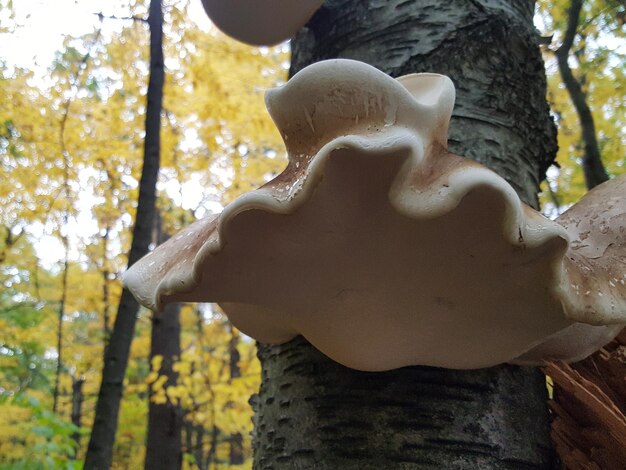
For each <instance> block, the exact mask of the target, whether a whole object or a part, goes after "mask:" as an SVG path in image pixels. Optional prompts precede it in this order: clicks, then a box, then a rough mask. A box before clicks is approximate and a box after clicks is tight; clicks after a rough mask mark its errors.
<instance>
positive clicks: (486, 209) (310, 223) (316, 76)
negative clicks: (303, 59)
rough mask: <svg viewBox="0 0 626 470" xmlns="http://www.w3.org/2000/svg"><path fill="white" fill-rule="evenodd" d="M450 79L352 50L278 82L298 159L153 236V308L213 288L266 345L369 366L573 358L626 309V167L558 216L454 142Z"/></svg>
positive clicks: (145, 270)
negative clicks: (452, 149)
mask: <svg viewBox="0 0 626 470" xmlns="http://www.w3.org/2000/svg"><path fill="white" fill-rule="evenodd" d="M454 96H455V91H454V86H453V84H452V82H451V80H450V79H449V78H447V77H445V76H442V75H436V74H415V75H408V76H404V77H401V78H399V79H397V80H396V79H392V78H390V77H389V76H387V75H385V74H384V73H382V72H380V71H378V70H377V69H375V68H373V67H371V66H369V65H366V64H363V63H360V62H356V61H351V60H330V61H325V62H319V63H316V64H313V65H311V66H309V67H307V68H306V69H304V70H302V71H301V72H299V73H298V74H296V75H295V76H294V77H293V78H292V79H291V80H290V81H289V82H287V84H286V85H284V86H282V87H280V88H278V89H274V90H269V91H268V92H267V94H266V103H267V108H268V110H269V112H270V114H271V116H272V118H273V120H274V122H275V123H276V125H277V127H278V129H279V130H280V132H281V134H282V136H283V139H284V142H285V145H286V148H287V152H288V155H289V163H288V165H287V167H286V169H285V170H284V171H283V172H282V173H281V174H280V175H278V176H277V177H276V178H274V179H273V180H272V181H270V182H268V183H267V184H265V185H264V186H262V187H261V188H259V189H257V190H255V191H252V192H250V193H247V194H244V195H243V196H241V197H239V198H238V199H237V200H235V201H234V202H233V203H231V204H230V205H228V206H227V207H226V208H225V209H224V210H223V212H222V213H221V214H219V215H217V216H214V217H210V218H207V219H204V220H200V221H198V222H196V223H194V224H192V225H191V226H189V227H188V228H186V229H185V230H183V231H182V232H180V233H179V234H178V235H176V236H175V237H173V238H172V239H170V240H169V241H168V242H166V243H164V244H163V245H162V246H159V247H157V248H156V249H155V250H154V251H153V252H152V253H151V254H150V255H148V256H146V257H145V258H143V259H142V260H140V261H139V262H137V263H136V264H135V265H134V266H132V267H131V268H130V270H129V271H128V272H127V273H126V275H125V277H124V282H125V284H126V286H127V287H128V288H129V289H130V290H131V291H132V292H133V293H134V295H135V296H136V298H137V299H138V300H139V301H140V302H141V303H142V304H143V305H145V306H147V307H149V308H153V309H159V308H161V307H162V306H163V304H165V303H168V302H174V301H192V302H206V301H211V302H218V303H219V304H220V305H221V306H222V308H223V310H224V311H225V312H226V314H227V315H228V316H229V317H230V319H231V320H232V322H233V323H234V324H235V325H236V326H237V327H238V328H240V329H241V330H242V331H243V332H244V333H247V334H248V335H250V336H252V337H253V338H256V339H257V340H259V341H261V342H266V343H282V342H286V341H288V340H290V339H292V338H293V337H295V336H296V335H299V334H301V335H303V336H304V337H305V338H306V339H307V340H308V341H310V342H311V343H312V344H313V345H314V346H316V347H317V348H318V349H319V350H321V351H322V352H323V353H325V354H326V355H327V356H329V357H330V358H332V359H334V360H335V361H337V362H340V363H342V364H344V365H346V366H349V367H352V368H355V369H361V370H370V371H375V370H386V369H392V368H397V367H402V366H406V365H429V366H438V367H447V368H459V369H462V368H480V367H487V366H492V365H496V364H500V363H505V362H514V363H522V364H540V363H541V362H542V361H544V360H546V359H560V360H564V361H574V360H578V359H581V358H583V357H585V356H587V355H588V354H591V353H592V352H593V351H595V350H596V349H598V348H600V347H601V346H603V345H604V344H605V343H606V342H608V341H610V340H611V339H612V338H613V337H614V336H615V335H616V334H617V333H618V332H619V330H620V329H621V328H622V327H623V326H624V324H626V285H625V284H626V202H625V198H624V196H625V195H626V178H624V177H622V178H618V179H614V180H612V181H609V182H607V183H605V184H603V185H602V186H600V187H598V188H596V189H594V190H593V191H591V192H590V193H589V194H588V195H587V196H585V198H584V199H583V200H582V201H581V202H579V203H578V204H576V205H575V206H573V207H572V208H571V209H569V210H568V211H567V212H566V213H564V214H563V215H562V216H561V217H560V218H559V219H558V220H557V221H551V220H549V219H547V218H545V217H544V216H542V215H541V214H539V213H538V212H536V211H535V210H533V209H531V208H530V207H528V206H526V205H524V204H523V203H522V202H521V201H520V199H519V197H518V196H517V194H516V193H515V191H514V190H513V189H512V187H511V186H510V185H509V184H508V183H507V182H506V181H505V180H504V179H503V178H501V177H500V176H498V175H497V174H496V173H494V172H493V171H491V170H489V169H487V168H485V167H484V166H482V165H480V164H478V163H475V162H472V161H470V160H468V159H465V158H462V157H459V156H456V155H453V154H451V153H449V152H448V151H447V129H448V123H449V120H450V117H451V114H452V108H453V104H454Z"/></svg>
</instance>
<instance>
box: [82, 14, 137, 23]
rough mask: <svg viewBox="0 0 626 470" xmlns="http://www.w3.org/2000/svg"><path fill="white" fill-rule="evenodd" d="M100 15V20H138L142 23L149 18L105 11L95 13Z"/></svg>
mask: <svg viewBox="0 0 626 470" xmlns="http://www.w3.org/2000/svg"><path fill="white" fill-rule="evenodd" d="M94 15H96V16H97V17H98V19H99V20H100V21H103V20H105V19H106V20H122V21H137V22H140V23H146V24H147V23H148V19H147V18H142V17H141V16H115V15H105V14H104V13H102V12H100V13H94Z"/></svg>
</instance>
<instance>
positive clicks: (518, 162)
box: [252, 0, 556, 470]
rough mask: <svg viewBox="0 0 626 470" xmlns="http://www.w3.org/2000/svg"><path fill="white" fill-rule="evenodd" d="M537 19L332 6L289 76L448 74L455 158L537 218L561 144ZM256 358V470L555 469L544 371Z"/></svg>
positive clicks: (517, 7) (297, 352)
mask: <svg viewBox="0 0 626 470" xmlns="http://www.w3.org/2000/svg"><path fill="white" fill-rule="evenodd" d="M533 7H534V2H533V1H530V0H472V1H467V0H452V1H449V2H439V1H435V0H329V1H327V2H326V4H325V5H324V6H323V7H322V9H320V10H319V11H318V13H317V14H316V15H315V16H314V17H313V18H312V19H311V21H310V22H309V24H308V25H307V27H305V28H303V29H302V30H301V31H300V32H299V33H298V35H297V36H296V38H295V39H294V40H293V41H292V67H291V74H294V73H296V72H297V71H298V70H300V69H301V68H302V67H304V66H306V65H308V64H309V63H311V62H315V61H318V60H323V59H329V58H334V57H343V58H352V59H357V60H361V61H364V62H367V63H370V64H372V65H374V66H376V67H378V68H379V69H381V70H383V71H384V72H386V73H389V74H390V75H392V76H398V75H402V74H407V73H413V72H423V71H429V72H437V73H443V74H446V75H448V76H450V77H451V78H452V80H453V81H454V83H455V86H456V88H457V102H456V106H455V110H454V113H453V118H452V122H451V127H450V137H449V145H450V150H451V151H452V152H454V153H457V154H459V155H464V156H466V157H469V158H472V159H474V160H477V161H479V162H481V163H483V164H485V165H486V166H488V167H490V168H491V169H493V170H495V171H497V172H498V173H499V174H500V175H502V176H503V177H505V178H506V179H507V180H508V181H509V182H510V183H511V184H512V185H513V187H514V188H515V189H516V190H517V192H518V194H519V195H520V197H521V198H522V199H523V200H524V201H526V202H528V203H530V204H531V205H533V206H535V207H536V206H537V196H536V194H537V191H538V189H539V183H540V181H541V180H542V179H543V177H544V173H545V170H546V169H547V168H548V166H549V165H550V164H551V163H552V161H553V159H554V156H555V153H556V132H555V128H554V125H553V123H552V121H551V119H550V117H549V109H548V105H547V103H546V100H545V92H546V88H545V87H546V85H545V75H544V69H543V62H542V60H541V55H540V52H539V48H538V45H537V38H536V36H535V31H534V28H533V10H534V8H533ZM442 340H445V339H442ZM450 347H451V348H454V347H455V345H454V344H450ZM259 358H260V359H261V363H262V384H261V389H260V392H259V396H256V397H254V398H253V400H252V403H253V407H254V408H255V410H256V416H255V431H254V434H253V444H254V450H255V454H254V465H255V468H256V469H259V470H260V469H269V468H274V469H278V468H316V469H324V468H328V469H333V468H342V469H357V468H358V469H370V468H371V469H378V468H446V469H454V468H492V469H530V468H535V469H547V468H550V467H551V465H552V450H551V446H550V440H549V433H548V412H547V407H546V387H545V381H544V377H543V375H542V374H541V373H540V372H539V371H537V370H536V369H532V368H522V367H515V366H509V365H503V366H500V367H495V368H490V369H481V370H474V371H457V370H444V369H438V368H431V367H406V368H403V369H398V370H394V371H389V372H383V373H365V372H358V371H354V370H350V369H347V368H345V367H343V366H341V365H338V364H336V363H334V362H332V361H330V360H329V359H327V358H326V357H325V356H323V355H322V354H321V353H319V352H317V351H316V350H315V349H314V348H313V347H312V346H310V345H309V344H308V343H307V342H306V341H304V340H303V339H302V338H298V339H296V340H294V341H291V342H290V343H287V344H285V345H281V346H267V345H260V346H259Z"/></svg>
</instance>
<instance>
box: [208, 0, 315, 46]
mask: <svg viewBox="0 0 626 470" xmlns="http://www.w3.org/2000/svg"><path fill="white" fill-rule="evenodd" d="M322 3H324V0H202V4H203V5H204V9H205V11H206V12H207V14H208V15H209V18H211V21H213V23H214V24H215V25H216V26H217V27H218V28H219V29H220V30H221V31H222V32H224V33H225V34H227V35H229V36H231V37H233V38H234V39H237V40H239V41H241V42H245V43H247V44H251V45H254V46H271V45H273V44H278V43H279V42H282V41H285V40H287V39H289V38H291V37H292V36H293V35H294V34H295V33H296V32H297V31H298V30H299V29H300V28H302V26H304V25H305V24H306V22H307V21H308V20H309V18H311V16H313V13H315V11H316V10H317V9H318V8H319V7H320V6H321V5H322Z"/></svg>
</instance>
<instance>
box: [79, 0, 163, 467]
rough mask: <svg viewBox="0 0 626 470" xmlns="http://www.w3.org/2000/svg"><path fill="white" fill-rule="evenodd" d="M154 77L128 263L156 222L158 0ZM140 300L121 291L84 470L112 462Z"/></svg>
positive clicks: (154, 3) (153, 22) (153, 5)
mask: <svg viewBox="0 0 626 470" xmlns="http://www.w3.org/2000/svg"><path fill="white" fill-rule="evenodd" d="M148 25H149V26H150V80H149V83H148V94H147V105H146V120H145V128H146V136H145V140H144V160H143V169H142V171H141V180H140V181H139V200H138V202H137V215H136V218H135V227H134V229H133V241H132V244H131V248H130V253H129V256H128V265H129V266H130V265H132V264H133V263H135V262H136V261H137V260H138V259H140V258H141V257H143V256H144V255H145V254H146V253H148V249H149V246H150V241H151V238H152V237H151V236H152V228H153V225H154V214H155V201H156V183H157V177H158V174H159V160H160V151H161V150H160V149H161V143H160V140H161V108H162V102H163V82H164V68H163V12H162V10H161V1H160V0H151V1H150V13H149V17H148ZM138 311H139V304H138V303H137V301H136V300H135V298H134V297H133V295H132V294H131V293H130V292H129V291H128V290H127V289H124V290H123V291H122V296H121V298H120V303H119V306H118V309H117V316H116V318H115V323H114V325H113V332H112V333H111V337H110V338H109V344H108V347H107V349H106V353H105V361H104V369H103V371H102V384H101V385H100V391H99V393H98V402H97V404H96V415H95V418H94V424H93V429H92V431H91V438H90V440H89V447H88V449H87V455H86V457H85V467H84V468H85V470H105V469H108V468H109V467H110V466H111V462H112V457H113V444H114V442H115V431H116V429H117V418H118V413H119V408H120V401H121V399H122V391H123V382H124V375H125V373H126V366H127V365H128V354H129V351H130V343H131V341H132V338H133V335H134V332H135V323H136V321H137V312H138Z"/></svg>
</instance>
